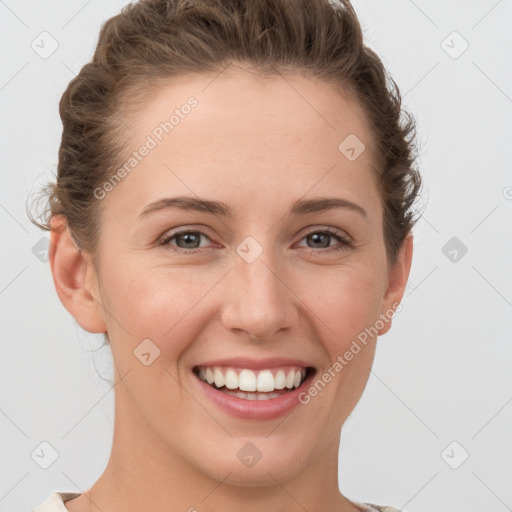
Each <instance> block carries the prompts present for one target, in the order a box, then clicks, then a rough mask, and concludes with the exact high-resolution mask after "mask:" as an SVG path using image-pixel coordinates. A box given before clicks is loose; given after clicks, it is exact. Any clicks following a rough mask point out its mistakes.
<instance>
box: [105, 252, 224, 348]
mask: <svg viewBox="0 0 512 512" xmlns="http://www.w3.org/2000/svg"><path fill="white" fill-rule="evenodd" d="M118 263H119V264H118V265H117V266H116V267H115V268H111V271H110V272H105V273H104V274H105V275H104V278H103V288H104V294H102V302H103V304H104V305H105V309H106V310H107V311H108V312H109V313H110V315H107V317H110V318H108V323H107V325H108V327H109V332H110V329H112V333H114V332H116V333H117V334H118V335H120V336H121V337H122V338H124V339H126V338H127V337H129V338H130V339H132V340H133V343H134V344H137V343H140V341H141V340H143V339H146V338H149V339H151V340H153V341H154V342H155V343H156V344H157V345H158V347H159V348H160V349H161V350H162V351H164V350H165V351H169V350H172V351H173V352H178V351H179V349H180V348H182V347H180V340H184V341H185V340H187V335H186V333H185V331H186V330H187V329H193V328H194V325H196V323H194V325H191V322H190V318H192V316H193V313H194V312H195V311H196V308H197V311H200V310H201V308H202V311H204V308H205V306H206V305H207V302H208V290H210V289H211V288H212V287H213V286H214V285H215V283H216V282H217V281H218V280H219V277H218V276H217V275H213V273H212V272H211V271H210V272H209V273H208V272H205V273H200V272H190V271H186V270H184V269H162V268H158V267H155V268H151V269H148V270H145V269H144V268H141V266H138V265H136V267H137V268H134V269H132V270H130V266H128V265H123V264H122V263H121V262H118ZM170 338H172V339H173V343H172V346H171V347H169V346H168V345H169V343H168V342H166V340H169V339H170Z"/></svg>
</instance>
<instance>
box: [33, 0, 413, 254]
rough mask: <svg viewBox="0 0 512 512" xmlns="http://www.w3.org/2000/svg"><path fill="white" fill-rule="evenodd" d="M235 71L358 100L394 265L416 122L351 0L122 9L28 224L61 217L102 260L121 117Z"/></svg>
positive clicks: (408, 203) (69, 113)
mask: <svg viewBox="0 0 512 512" xmlns="http://www.w3.org/2000/svg"><path fill="white" fill-rule="evenodd" d="M230 63H242V64H246V65H247V64H248V65H250V67H251V68H253V69H254V70H256V71H257V72H259V73H261V74H277V73H280V72H281V71H292V72H296V73H302V74H303V75H308V76H314V77H318V78H320V79H322V80H325V81H326V82H329V83H333V84H335V85H337V86H338V87H339V90H340V91H344V92H345V93H347V94H349V95H350V96H351V97H352V98H354V99H355V100H356V101H357V102H358V104H359V105H360V106H361V107H362V109H363V111H364V112H365V114H366V116H367V118H368V121H369V124H370V129H371V130H372V133H373V135H374V137H375V141H376V150H375V152H374V153H375V154H374V160H375V161H374V171H375V172H376V175H377V179H378V182H379V186H380V190H381V196H382V204H383V212H384V213H383V233H384V239H385V243H386V252H387V256H388V262H389V263H393V262H394V261H396V257H397V254H398V250H399V248H400V246H401V244H402V242H403V240H404V238H405V236H406V235H407V233H408V232H409V231H411V229H412V227H413V225H414V224H415V222H416V220H417V219H416V217H415V215H416V213H417V212H416V211H414V210H413V204H414V202H415V200H416V197H417V195H418V193H419V190H420V187H421V177H420V174H419V172H418V171H417V169H416V168H415V167H414V161H415V158H416V155H415V151H416V145H415V136H416V127H415V121H414V118H413V117H412V116H411V115H410V114H409V113H408V112H405V111H404V110H403V109H402V108H401V96H400V92H399V89H398V86H397V85H396V83H395V82H394V80H393V79H392V78H391V77H389V75H388V73H387V71H386V70H385V68H384V66H383V64H382V62H381V60H380V59H379V57H378V56H377V55H376V54H375V52H373V51H372V50H371V49H370V48H368V47H367V46H365V45H364V44H363V34H362V30H361V26H360V24H359V21H358V19H357V16H356V14H355V11H354V9H353V7H352V6H351V4H350V2H349V1H348V0H249V1H248V0H140V1H139V2H137V3H135V4H129V5H127V6H125V7H124V8H123V9H122V10H121V12H120V14H118V15H117V16H114V17H112V18H110V19H109V20H107V21H106V22H105V23H104V25H103V26H102V28H101V31H100V36H99V40H98V44H97V47H96V50H95V53H94V56H93V59H92V61H91V62H89V63H87V64H85V65H84V66H83V67H82V69H81V70H80V73H79V74H78V75H77V76H76V77H75V78H73V80H71V82H70V83H69V85H68V87H67V89H66V91H65V92H64V94H63V95H62V98H61V100H60V116H61V119H62V123H63V132H62V140H61V145H60V149H59V162H58V169H57V179H56V182H55V183H53V182H52V183H49V184H48V185H46V187H45V188H44V194H45V196H47V205H46V210H45V212H44V217H45V219H44V222H42V223H41V222H38V221H36V220H35V219H34V218H33V217H32V216H31V215H30V212H29V217H30V219H31V221H32V222H33V223H34V224H36V225H38V226H39V227H41V228H42V229H46V230H50V219H51V217H53V216H55V215H58V214H63V215H64V216H65V217H66V219H67V223H68V225H69V229H70V232H71V234H72V236H73V238H74V240H75V242H76V243H77V245H78V247H79V248H80V249H85V250H87V251H88V252H90V253H91V254H92V255H93V259H94V255H95V253H96V249H97V242H98V233H99V227H100V212H101V211H100V205H99V203H98V199H97V198H96V197H95V195H94V190H95V189H96V188H97V187H98V186H101V184H102V183H104V182H105V181H106V180H107V179H108V178H109V177H110V176H111V175H112V173H113V170H114V169H116V168H117V166H118V165H119V163H120V161H121V159H120V155H121V152H122V151H123V140H124V139H126V138H127V136H126V132H123V128H124V126H123V123H122V120H121V117H120V115H119V114H120V113H122V112H123V109H129V108H130V106H131V107H132V108H133V105H137V104H138V101H137V98H139V99H140V100H141V101H142V96H140V97H139V96H138V95H137V93H138V92H142V91H145V92H146V93H147V92H148V88H149V89H151V88H157V87H158V86H159V85H163V84H165V81H166V80H168V79H169V78H172V77H176V76H179V75H186V74H189V73H205V72H211V71H217V70H219V71H220V70H222V69H223V68H224V67H226V66H227V65H228V64H230ZM146 97H147V96H146ZM340 142H341V141H340Z"/></svg>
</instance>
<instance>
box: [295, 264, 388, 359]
mask: <svg viewBox="0 0 512 512" xmlns="http://www.w3.org/2000/svg"><path fill="white" fill-rule="evenodd" d="M375 268H376V267H375ZM383 287H384V283H383V276H382V275H381V274H379V273H378V272H377V271H375V270H371V267H370V266H365V267H363V266H358V265H353V266H345V267H339V268H337V269H329V270H326V269H323V271H319V272H317V273H316V277H313V276H311V275H310V276H309V277H307V278H303V279H302V292H301V298H302V297H303V298H304V302H305V303H306V304H307V305H308V307H309V309H310V310H311V311H313V312H314V314H315V315H316V316H317V317H318V319H319V320H320V321H321V323H323V325H324V327H323V328H322V332H326V334H327V339H330V340H332V341H331V344H332V346H333V347H334V348H338V349H342V348H343V346H344V344H346V343H347V342H348V343H350V341H351V340H352V339H355V337H357V335H358V334H359V333H360V332H361V331H363V330H364V329H365V328H366V327H368V326H370V325H373V323H374V322H375V321H376V320H377V318H378V315H379V308H380V303H381V300H382V296H383ZM328 328H330V329H328Z"/></svg>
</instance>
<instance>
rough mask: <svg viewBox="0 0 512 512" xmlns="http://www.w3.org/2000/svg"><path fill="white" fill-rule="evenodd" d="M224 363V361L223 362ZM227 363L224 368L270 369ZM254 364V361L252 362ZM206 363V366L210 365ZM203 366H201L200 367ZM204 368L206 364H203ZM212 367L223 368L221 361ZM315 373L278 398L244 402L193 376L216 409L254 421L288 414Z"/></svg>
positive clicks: (288, 362)
mask: <svg viewBox="0 0 512 512" xmlns="http://www.w3.org/2000/svg"><path fill="white" fill-rule="evenodd" d="M223 361H226V360H223ZM227 361H228V363H227V364H226V366H229V365H234V364H235V363H236V364H239V363H243V367H244V368H252V369H255V370H257V369H261V368H271V367H272V365H271V366H260V368H255V367H254V366H245V365H246V364H247V361H243V360H241V359H230V360H227ZM269 361H270V360H266V363H265V364H266V365H268V364H269ZM272 361H273V364H276V361H278V362H279V363H280V364H277V366H282V365H284V364H294V365H297V366H305V365H304V363H301V362H298V361H295V362H290V361H292V360H286V361H287V362H286V363H283V361H284V360H278V359H272ZM253 362H254V361H253ZM210 364H211V362H210V363H208V365H210ZM201 366H203V365H201ZM205 366H206V364H205ZM212 366H224V364H221V361H215V364H214V365H212ZM315 373H316V372H315V371H311V372H310V374H309V375H308V376H307V377H306V380H305V381H304V382H303V383H302V384H301V385H300V386H299V387H298V388H297V389H294V390H293V391H290V392H288V393H286V394H284V395H282V396H280V397H278V398H271V399H269V400H244V399H243V398H238V397H236V396H231V395H228V394H227V393H223V392H222V391H218V390H217V389H215V388H213V387H212V386H210V385H209V384H207V383H206V382H203V381H202V380H201V379H200V378H199V377H198V376H197V375H195V374H194V378H195V381H196V382H197V383H198V385H199V386H200V388H201V389H202V390H203V391H204V393H205V394H206V396H207V397H208V398H210V399H211V400H212V401H213V402H214V403H215V404H216V405H217V406H218V407H220V408H221V409H222V410H224V411H226V412H228V413H230V414H232V415H233V416H236V417H238V418H244V419H254V420H270V419H274V418H278V417H279V416H282V415H284V414H286V413H288V412H290V411H291V410H292V409H293V408H294V407H297V406H298V405H299V404H301V402H300V401H299V395H300V394H301V393H304V391H305V390H306V389H308V387H309V386H310V384H311V381H312V380H313V377H314V376H315Z"/></svg>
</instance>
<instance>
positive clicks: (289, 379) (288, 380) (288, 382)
mask: <svg viewBox="0 0 512 512" xmlns="http://www.w3.org/2000/svg"><path fill="white" fill-rule="evenodd" d="M294 381H295V372H290V373H288V375H287V376H286V387H287V388H288V389H292V388H293V383H294Z"/></svg>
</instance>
